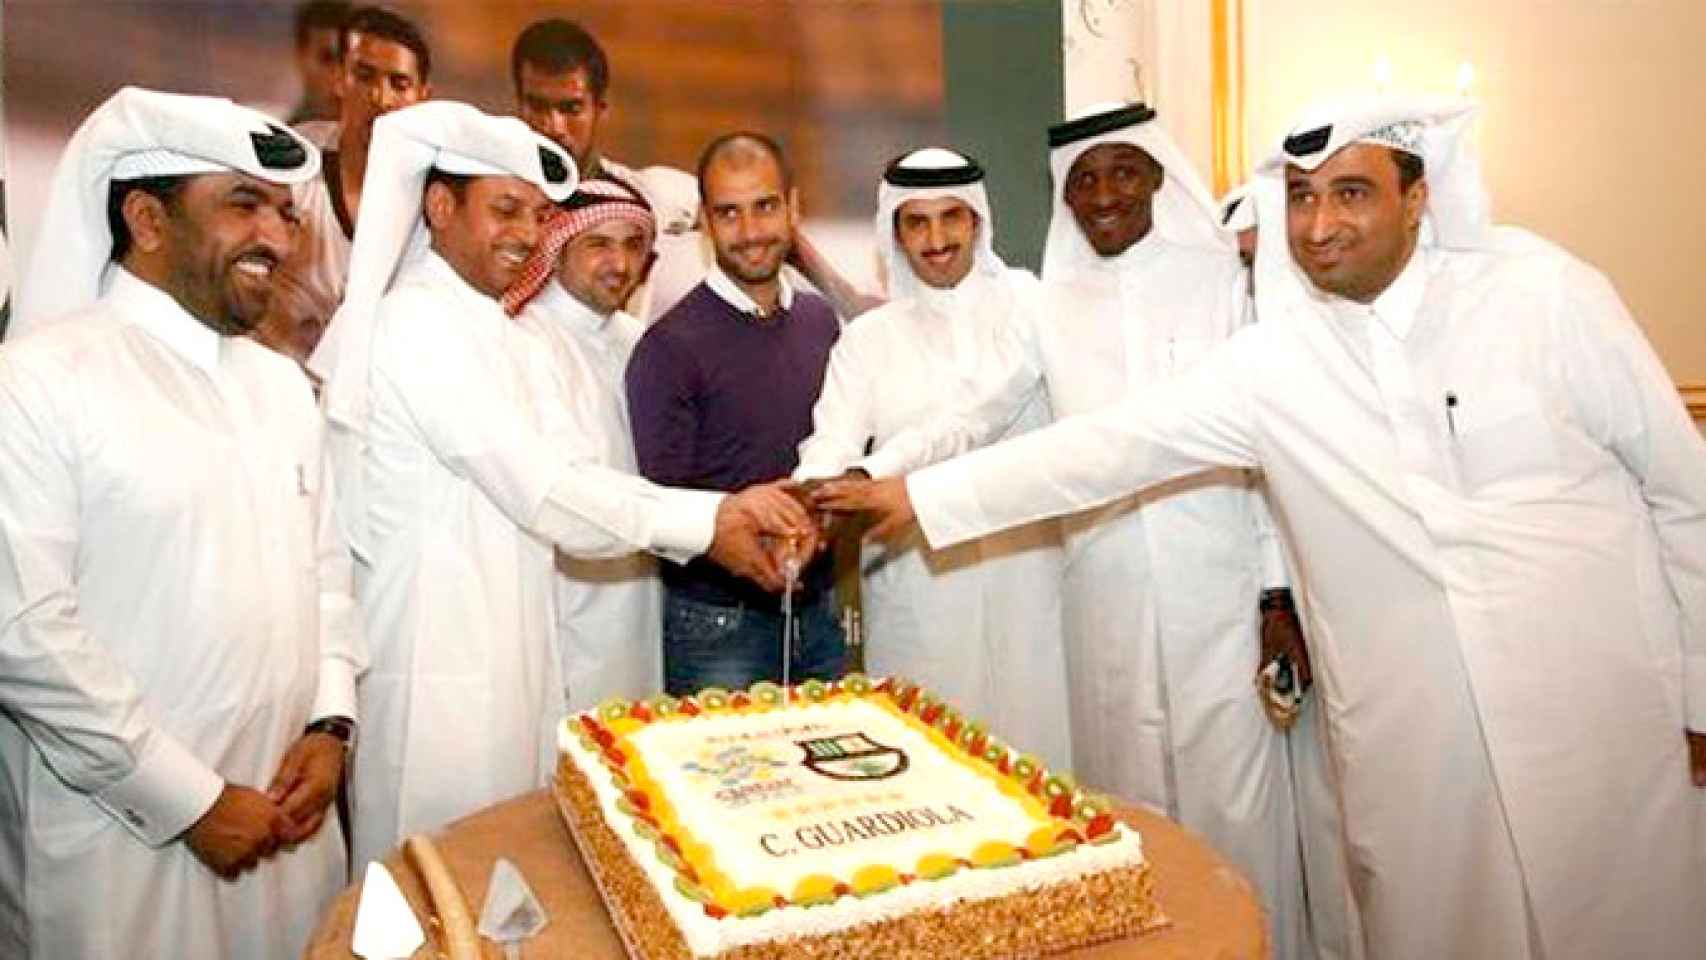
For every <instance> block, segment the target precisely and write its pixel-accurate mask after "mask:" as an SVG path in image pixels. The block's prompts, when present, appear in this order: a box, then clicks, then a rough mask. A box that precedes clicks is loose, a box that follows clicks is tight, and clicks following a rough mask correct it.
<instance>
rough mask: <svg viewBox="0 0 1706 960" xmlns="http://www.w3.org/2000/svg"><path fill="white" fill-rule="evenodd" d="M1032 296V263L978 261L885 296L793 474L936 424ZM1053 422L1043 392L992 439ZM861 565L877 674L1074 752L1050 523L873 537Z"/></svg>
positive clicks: (1058, 751) (1033, 741)
mask: <svg viewBox="0 0 1706 960" xmlns="http://www.w3.org/2000/svg"><path fill="white" fill-rule="evenodd" d="M1036 305H1037V282H1036V278H1034V277H1032V276H1031V275H1030V274H1028V273H1025V272H1024V271H1020V270H1005V271H1003V272H1001V273H999V274H994V275H988V274H983V273H975V272H974V273H972V274H970V275H968V276H967V278H966V279H965V280H963V281H961V282H960V283H959V284H958V285H957V286H955V287H954V288H953V289H952V290H928V291H927V292H924V293H921V294H920V295H918V296H914V297H909V298H907V299H904V300H900V301H895V302H891V303H888V304H885V305H883V306H881V307H878V308H877V309H875V310H872V311H871V312H869V313H867V314H865V315H863V316H861V317H860V318H859V320H858V321H857V322H856V323H852V324H849V325H848V326H847V328H846V329H845V330H844V331H843V332H842V335H841V339H840V340H838V341H836V344H835V349H834V351H833V352H832V353H831V354H830V358H829V368H828V370H827V372H826V373H825V376H824V384H823V391H822V393H821V394H820V395H819V397H818V401H817V404H816V406H815V407H814V408H813V410H812V435H811V436H810V437H808V438H807V439H806V440H805V441H804V442H803V443H801V444H800V466H799V468H798V469H797V470H796V471H795V476H796V477H800V478H802V479H805V478H813V477H832V476H838V475H840V474H841V472H842V471H843V470H846V469H847V468H849V467H852V466H856V465H860V464H861V463H862V462H863V458H864V454H865V447H866V443H867V442H868V441H869V442H874V443H876V444H878V445H881V444H883V443H885V442H886V441H888V440H889V439H890V438H892V437H894V436H896V435H897V434H899V433H901V432H903V431H904V430H906V429H907V428H909V427H915V426H918V425H920V424H924V423H928V422H930V421H932V420H933V419H935V418H937V417H939V416H942V415H943V414H944V412H946V411H949V410H952V409H953V408H954V407H955V405H956V403H957V402H958V401H959V399H960V398H961V397H962V396H963V395H965V394H966V393H968V392H970V391H972V390H973V389H975V387H974V385H975V384H978V383H982V382H987V381H989V380H990V378H992V377H998V376H1000V375H1001V374H1002V373H1003V372H1004V371H1003V370H1002V369H1001V365H1003V364H1004V363H1005V362H1006V361H1007V356H1008V355H1007V354H1006V353H1005V352H1003V350H1002V346H1003V343H1004V341H1005V337H1006V328H1007V325H1008V324H1009V323H1010V322H1011V319H1010V314H1012V313H1016V312H1025V311H1029V310H1034V309H1036ZM1048 420H1049V411H1048V399H1047V397H1046V396H1044V395H1043V394H1041V393H1035V394H1032V395H1031V396H1029V397H1027V398H1026V402H1025V403H1024V404H1022V409H1019V410H1018V411H1016V412H1015V413H1014V414H1013V415H1012V416H1011V417H1009V418H1008V422H1006V423H1004V424H1002V425H1001V426H1000V427H999V428H995V429H992V430H991V431H990V438H989V439H991V440H993V439H996V438H998V437H1000V436H1012V435H1017V434H1019V433H1023V432H1025V431H1027V430H1032V429H1035V428H1036V427H1038V426H1041V425H1042V424H1045V423H1047V422H1048ZM861 566H862V568H863V569H862V575H863V577H864V585H865V589H864V593H863V594H862V596H863V600H864V611H863V613H864V617H865V621H864V624H865V636H866V637H867V645H866V654H865V656H866V665H867V666H868V667H869V669H870V670H871V672H872V673H873V674H877V675H894V676H904V677H907V678H908V679H911V680H913V681H916V682H919V683H922V684H924V685H925V686H927V687H929V688H930V689H932V690H934V691H935V692H937V693H938V694H940V695H941V696H943V697H944V698H946V699H947V700H948V701H949V702H951V703H953V704H955V705H956V706H957V707H959V708H961V709H963V710H965V711H966V713H967V715H968V716H975V717H979V718H982V719H983V720H985V721H986V722H988V723H989V724H990V725H991V726H992V727H993V728H994V729H996V730H1001V731H1003V733H1002V735H1003V736H1006V737H1011V738H1012V740H1013V742H1014V743H1015V744H1016V745H1018V746H1019V747H1021V748H1022V749H1024V750H1027V751H1030V752H1033V753H1036V754H1038V755H1040V756H1042V757H1043V758H1044V759H1045V760H1047V761H1048V762H1049V763H1050V764H1051V765H1058V766H1064V765H1066V764H1067V763H1068V762H1069V759H1070V757H1071V754H1072V747H1071V738H1070V734H1069V731H1068V728H1067V724H1066V723H1065V722H1064V719H1065V716H1066V712H1067V691H1066V662H1065V655H1064V654H1063V653H1062V651H1061V640H1060V629H1061V624H1060V574H1061V558H1060V532H1059V529H1058V526H1057V525H1056V524H1054V523H1053V522H1044V523H1038V524H1033V525H1030V526H1027V527H1025V528H1023V529H1019V530H1013V531H1008V532H1005V533H1000V534H996V535H994V536H990V537H984V538H981V539H978V540H976V541H974V542H971V543H966V544H961V545H959V546H956V547H952V548H948V549H942V550H932V549H930V548H929V546H928V545H927V544H925V543H924V542H923V538H922V537H920V536H918V535H917V534H916V532H915V533H914V534H913V536H912V537H911V538H910V539H909V540H908V541H907V542H905V543H902V544H900V545H897V546H894V547H883V546H878V545H869V546H867V547H866V548H865V550H864V554H863V558H862V563H861Z"/></svg>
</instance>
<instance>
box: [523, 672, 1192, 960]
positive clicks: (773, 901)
mask: <svg viewBox="0 0 1706 960" xmlns="http://www.w3.org/2000/svg"><path fill="white" fill-rule="evenodd" d="M560 743H561V748H562V755H563V759H562V764H561V770H560V777H559V782H558V787H557V789H558V797H559V801H560V806H561V807H562V809H563V812H564V816H565V818H566V819H567V821H568V823H569V826H570V829H571V832H572V833H573V834H574V836H575V839H576V842H577V843H578V844H579V845H580V846H581V848H582V851H583V853H584V854H585V855H586V859H587V861H588V863H589V866H590V867H591V869H592V871H593V873H594V876H595V877H596V878H597V880H598V882H599V886H600V889H601V890H602V891H603V893H604V895H605V899H606V901H607V903H608V904H609V906H610V909H611V912H612V915H613V919H614V920H615V921H616V924H617V926H618V928H619V929H620V930H621V931H622V933H623V936H624V939H625V940H626V941H627V943H628V947H629V950H630V951H631V952H632V953H634V954H635V955H636V956H640V957H645V958H648V960H675V958H683V960H685V958H698V957H717V958H727V960H759V958H765V960H769V958H776V960H780V958H783V957H790V958H793V957H848V958H852V957H877V956H882V957H894V958H906V957H931V958H933V960H937V958H943V957H968V958H970V957H1007V956H1014V955H1035V954H1037V953H1043V952H1050V951H1055V950H1061V949H1067V948H1070V947H1074V946H1080V945H1084V944H1088V943H1094V942H1097V941H1101V940H1107V939H1112V938H1116V937H1122V936H1127V935H1130V934H1134V933H1137V932H1140V931H1142V930H1146V929H1149V928H1151V927H1154V926H1157V925H1159V924H1161V923H1163V922H1164V921H1163V919H1162V916H1161V913H1160V910H1159V908H1158V907H1157V905H1156V903H1155V901H1154V896H1153V883H1152V880H1151V877H1150V872H1149V867H1148V865H1147V864H1146V863H1145V861H1144V858H1143V846H1142V841H1141V839H1140V838H1139V837H1138V835H1137V833H1136V832H1135V831H1133V830H1131V829H1129V828H1128V827H1125V826H1122V825H1120V824H1118V823H1116V822H1115V820H1114V818H1113V816H1112V813H1111V810H1110V808H1109V805H1108V803H1107V802H1106V800H1105V799H1103V798H1100V797H1096V796H1093V795H1090V794H1088V793H1086V792H1084V791H1082V790H1080V789H1078V787H1077V786H1076V785H1075V784H1074V783H1073V782H1072V780H1071V778H1070V777H1067V776H1064V775H1057V774H1053V773H1051V772H1050V771H1048V770H1046V769H1044V768H1043V766H1042V765H1041V764H1040V763H1038V762H1037V761H1036V760H1035V759H1033V758H1030V757H1026V756H1022V755H1020V754H1018V753H1017V752H1015V751H1013V750H1011V749H1009V748H1008V747H1007V746H1005V745H1004V744H1002V743H1001V742H1000V741H999V740H997V739H996V738H995V737H994V736H993V735H991V734H990V733H989V732H988V731H986V730H984V729H983V728H982V727H981V726H979V725H978V724H976V723H974V722H971V721H970V720H968V719H967V718H964V717H961V716H960V715H959V714H958V713H957V712H956V711H955V710H954V709H953V708H952V707H951V706H949V705H947V704H944V703H942V702H940V701H939V700H937V699H936V698H935V697H933V696H931V695H930V694H929V693H928V692H927V691H924V690H921V689H920V688H918V687H916V686H913V685H911V684H908V683H906V682H904V681H900V680H884V681H882V682H880V683H879V682H872V681H869V680H867V679H866V678H863V677H860V676H857V675H855V676H849V677H847V678H845V679H843V680H842V681H840V682H839V683H835V684H822V683H817V682H810V683H807V684H804V685H801V686H799V687H796V688H794V689H793V690H792V691H790V692H789V693H788V695H787V696H786V697H784V695H783V692H782V690H781V689H780V688H778V687H776V686H774V685H770V684H759V685H756V686H754V687H753V688H752V689H751V690H748V691H741V692H735V693H732V694H731V693H727V692H724V691H720V690H706V691H703V692H702V693H700V694H698V695H697V696H694V697H688V698H683V699H675V698H670V697H660V698H656V699H653V700H648V701H644V702H637V703H630V702H626V701H613V702H609V703H606V704H603V705H601V706H600V707H599V708H598V709H597V710H593V711H589V712H587V713H584V714H580V715H578V716H574V717H570V718H568V719H567V720H565V721H564V723H563V726H562V729H561V732H560Z"/></svg>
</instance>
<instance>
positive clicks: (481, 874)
mask: <svg viewBox="0 0 1706 960" xmlns="http://www.w3.org/2000/svg"><path fill="white" fill-rule="evenodd" d="M1120 819H1121V820H1124V821H1125V822H1126V823H1129V824H1131V825H1132V826H1133V827H1136V828H1137V830H1138V832H1139V833H1140V834H1142V836H1143V849H1144V852H1145V854H1146V855H1147V856H1148V858H1149V861H1150V863H1151V864H1153V866H1154V869H1155V888H1156V897H1157V898H1158V899H1159V900H1160V902H1161V910H1162V912H1163V913H1165V914H1166V915H1167V917H1168V919H1169V920H1170V921H1171V923H1170V924H1169V925H1168V926H1167V927H1165V928H1164V929H1161V930H1156V931H1152V932H1150V933H1146V934H1143V935H1142V936H1139V937H1134V938H1131V939H1128V940H1119V941H1114V942H1112V943H1105V944H1101V945H1099V946H1095V947H1090V948H1087V949H1084V950H1076V951H1073V952H1071V953H1066V954H1060V955H1059V956H1062V957H1071V958H1073V960H1260V958H1263V957H1266V956H1267V955H1268V947H1267V936H1266V933H1265V932H1264V929H1265V928H1264V923H1263V916H1262V909H1261V907H1260V906H1259V904H1258V900H1257V897H1256V893H1255V891H1254V890H1253V889H1251V887H1250V884H1249V882H1248V881H1246V880H1245V879H1244V877H1243V875H1242V874H1240V873H1239V872H1238V871H1237V870H1236V869H1235V868H1233V867H1232V865H1231V864H1229V863H1227V862H1226V861H1225V860H1224V859H1222V858H1221V857H1220V855H1219V854H1217V853H1215V852H1214V851H1213V850H1211V849H1210V848H1209V846H1208V844H1206V843H1204V842H1203V841H1202V840H1201V839H1200V838H1198V837H1197V836H1195V835H1194V834H1191V833H1189V832H1188V831H1186V830H1185V829H1184V828H1182V827H1180V826H1179V825H1178V824H1176V823H1174V822H1172V821H1171V820H1168V819H1166V818H1164V817H1161V816H1158V815H1156V814H1153V813H1149V812H1146V811H1143V810H1135V809H1130V810H1122V811H1121V812H1120ZM434 840H435V842H436V843H437V844H438V848H439V852H440V853H442V854H443V856H444V861H445V864H446V865H447V866H448V867H449V868H450V872H451V874H452V875H453V876H454V877H455V878H456V882H457V884H458V885H459V886H461V888H462V893H463V895H464V896H465V897H466V898H467V899H468V905H469V909H470V910H471V911H472V912H473V914H474V916H475V917H478V916H479V914H480V904H481V903H482V902H483V901H484V899H485V896H486V884H487V882H488V880H489V879H490V877H491V872H492V864H493V863H494V862H495V861H496V860H497V859H498V858H499V857H508V858H509V859H510V860H511V861H512V862H514V863H515V865H516V866H517V867H519V868H521V873H522V875H523V876H524V877H526V878H527V883H528V885H529V886H530V887H532V888H533V892H534V893H535V894H536V895H537V896H538V897H539V900H540V902H541V903H542V904H544V906H545V911H546V913H547V914H548V915H549V917H550V922H549V924H548V925H547V926H546V927H545V929H544V931H543V932H541V933H540V935H539V936H538V937H536V938H534V939H533V940H530V941H528V942H527V943H526V944H525V945H524V947H523V952H522V956H523V958H524V960H534V958H541V960H542V958H545V957H574V958H577V960H625V958H626V956H627V954H626V953H625V952H624V950H623V948H622V941H621V939H620V938H619V937H618V936H617V933H616V928H615V927H614V926H612V925H611V922H610V917H609V915H608V914H607V913H606V912H605V909H604V901H603V900H602V899H601V898H600V897H599V894H598V889H597V887H595V886H594V885H593V881H592V877H591V876H590V875H589V874H588V873H587V870H586V866H585V865H584V864H583V863H582V862H581V858H580V854H579V852H578V851H577V850H576V848H575V845H574V841H573V839H571V838H570V836H569V831H568V827H566V826H565V825H564V824H563V820H562V817H561V816H560V815H559V814H558V813H557V805H556V803H555V801H554V800H553V799H552V796H551V793H550V791H549V790H537V791H534V792H533V793H528V794H523V795H522V796H519V797H516V798H515V799H513V800H508V801H505V802H503V803H500V804H498V805H496V806H493V807H489V808H487V809H485V810H482V811H480V812H479V813H476V814H474V815H472V816H470V817H466V818H464V819H462V820H458V821H457V822H455V823H453V824H451V825H450V827H449V828H448V829H446V830H445V831H444V832H443V833H442V834H440V835H438V836H436V837H434ZM385 865H386V866H387V867H388V868H390V870H391V874H392V875H393V876H394V877H396V878H397V885H398V886H399V887H400V888H402V891H403V895H404V896H405V897H407V898H408V900H409V904H410V906H412V907H414V908H415V915H416V916H417V917H419V918H420V919H421V926H422V927H423V928H425V929H427V930H428V935H427V946H426V947H423V948H422V949H420V950H418V951H416V953H415V957H416V958H418V960H431V958H433V957H435V956H436V955H437V953H436V949H435V941H434V938H433V933H432V929H431V927H430V925H429V924H428V923H427V917H429V916H430V915H431V910H430V908H429V907H428V906H427V903H428V900H427V895H426V889H425V887H424V886H423V885H422V883H421V879H420V875H419V874H418V873H416V872H415V870H414V868H413V867H411V866H409V865H408V864H407V863H406V862H405V861H404V858H403V854H402V852H401V851H400V850H398V851H393V852H392V853H391V855H390V856H388V857H386V858H385ZM360 872H361V871H359V870H358V871H357V873H358V874H359V873H360ZM360 895H361V882H360V880H359V879H358V880H357V882H356V883H355V884H353V885H351V886H350V888H349V889H347V890H345V891H344V892H343V893H341V894H339V895H338V898H337V899H336V900H335V901H333V903H332V906H331V908H330V909H329V910H328V911H327V913H326V916H325V919H323V920H322V921H321V923H320V929H319V930H318V931H316V932H315V934H314V939H313V940H312V941H311V942H310V943H309V944H308V949H307V952H306V953H305V954H304V956H305V957H307V958H308V960H349V958H352V957H354V954H352V953H350V935H351V933H352V931H353V930H354V926H355V907H356V903H357V901H358V899H359V898H360ZM482 944H483V945H484V946H485V947H486V948H487V950H486V955H487V956H488V957H491V958H493V960H498V958H501V957H502V955H503V954H502V951H501V950H499V949H498V948H497V947H496V946H494V945H492V944H490V943H487V942H485V941H482Z"/></svg>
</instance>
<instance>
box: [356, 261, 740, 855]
mask: <svg viewBox="0 0 1706 960" xmlns="http://www.w3.org/2000/svg"><path fill="white" fill-rule="evenodd" d="M372 357H373V359H372V363H371V367H370V370H371V373H370V376H371V378H372V381H371V382H372V391H373V393H372V404H373V411H372V419H371V423H370V426H369V438H368V445H367V447H366V450H365V452H364V459H363V463H362V469H363V470H364V471H365V484H366V489H367V495H366V499H365V506H364V513H363V516H362V517H360V518H357V520H356V522H358V523H360V524H362V529H361V530H360V531H359V533H360V540H361V541H362V542H364V543H367V544H370V545H371V549H372V566H371V568H370V569H368V570H367V571H366V575H365V577H364V578H363V582H362V584H361V587H360V601H361V605H362V611H363V615H364V617H365V618H366V625H367V636H368V638H369V644H370V647H371V650H372V657H373V664H372V669H371V671H370V672H369V673H368V675H367V677H366V678H365V679H364V680H363V682H362V686H361V703H362V711H363V716H364V717H365V718H366V723H365V726H364V729H363V736H362V743H361V748H360V749H359V750H358V751H357V752H356V769H355V777H354V785H353V794H354V800H355V811H354V814H353V816H354V820H355V829H354V834H355V854H356V862H357V863H361V862H364V861H365V860H367V859H371V858H375V857H378V856H382V855H383V854H384V853H385V852H386V851H387V850H388V849H390V848H391V847H392V846H393V845H395V844H396V843H397V842H399V841H400V840H402V839H403V838H405V837H406V836H408V835H409V834H413V833H418V832H420V831H423V830H435V829H437V828H439V827H441V826H443V825H444V824H445V823H446V822H448V821H450V820H452V819H455V818H456V817H460V816H463V815H466V814H468V813H472V812H474V811H475V810H478V809H480V808H481V807H484V806H486V805H488V804H491V803H494V802H496V801H499V800H502V799H504V798H506V797H509V796H513V795H515V794H518V793H522V792H524V791H527V790H531V789H534V788H536V787H539V786H542V785H544V784H545V783H546V782H548V780H549V778H550V776H551V773H552V771H553V769H554V760H555V756H556V737H555V726H556V724H557V722H558V721H560V720H561V719H562V717H563V715H564V712H565V709H566V706H565V703H564V699H563V683H562V678H561V667H560V663H561V660H560V657H559V655H558V651H557V648H556V645H555V641H554V632H555V613H554V610H553V606H554V601H553V597H552V594H553V591H554V589H555V587H554V583H553V579H554V577H555V575H556V574H555V572H554V570H553V565H552V546H553V544H554V545H555V546H556V547H558V548H560V549H562V550H565V551H567V552H569V553H571V554H574V555H577V556H620V555H623V554H627V553H630V552H632V551H633V550H635V549H637V548H638V549H648V550H651V551H653V552H659V553H663V554H664V555H666V556H669V557H670V558H672V559H679V560H685V559H687V558H688V557H690V556H693V555H695V554H697V553H701V552H703V551H704V550H705V549H706V548H707V547H708V546H709V545H710V542H711V537H712V533H713V529H714V526H715V514H716V508H717V504H718V502H719V501H720V499H721V496H722V495H721V494H714V493H706V492H700V491H677V490H666V489H664V488H661V487H657V486H654V485H652V484H650V483H648V482H646V481H644V480H642V479H640V478H638V477H635V476H632V475H629V474H625V473H622V472H620V471H617V470H612V469H609V468H607V467H604V466H602V465H600V464H599V462H598V459H597V457H596V456H594V455H593V454H592V453H591V452H589V451H588V450H586V449H585V448H583V447H582V446H581V445H580V444H577V443H575V442H574V438H572V437H565V436H562V435H560V434H552V433H550V432H549V426H550V424H549V422H548V418H547V416H546V411H549V410H552V409H555V408H558V407H561V406H562V405H563V403H564V401H563V398H561V397H560V396H558V395H557V393H556V390H555V380H554V377H553V376H552V374H551V371H550V363H549V360H548V358H547V355H546V353H545V352H544V351H543V350H541V349H540V347H539V343H538V340H537V338H535V337H534V336H533V335H532V334H530V333H528V332H527V331H525V330H523V329H522V328H521V327H520V326H518V325H517V324H516V323H515V322H514V321H512V320H511V319H510V318H509V317H507V316H505V315H504V313H503V310H502V308H501V307H499V305H498V304H497V302H496V301H494V300H492V299H491V298H489V297H486V296H484V295H483V294H481V293H479V292H478V291H476V290H475V289H474V288H473V287H470V286H469V285H468V284H467V283H466V282H464V281H463V280H462V278H461V277H459V276H457V274H456V272H455V271H454V270H452V269H451V268H450V266H449V265H448V264H446V263H445V262H444V261H443V260H442V259H440V258H439V257H438V255H437V254H434V253H430V252H429V253H425V254H424V255H421V256H418V257H416V258H414V259H412V260H410V261H409V262H406V263H405V264H404V265H403V266H402V267H400V268H399V272H398V276H397V279H396V280H395V281H394V282H393V285H392V288H391V290H390V292H389V293H387V294H386V295H385V298H384V299H383V300H382V301H381V302H380V306H379V310H378V315H377V317H376V318H375V327H374V340H373V353H372Z"/></svg>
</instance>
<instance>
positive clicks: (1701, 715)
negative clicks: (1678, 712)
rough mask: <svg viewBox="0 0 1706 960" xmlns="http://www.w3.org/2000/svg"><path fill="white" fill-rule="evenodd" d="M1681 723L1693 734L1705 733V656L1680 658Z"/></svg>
mask: <svg viewBox="0 0 1706 960" xmlns="http://www.w3.org/2000/svg"><path fill="white" fill-rule="evenodd" d="M1682 684H1683V686H1682V702H1683V706H1684V707H1685V710H1684V712H1683V722H1684V723H1686V724H1687V725H1688V729H1690V730H1693V731H1694V732H1695V733H1706V654H1698V653H1695V654H1684V655H1683V658H1682Z"/></svg>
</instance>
